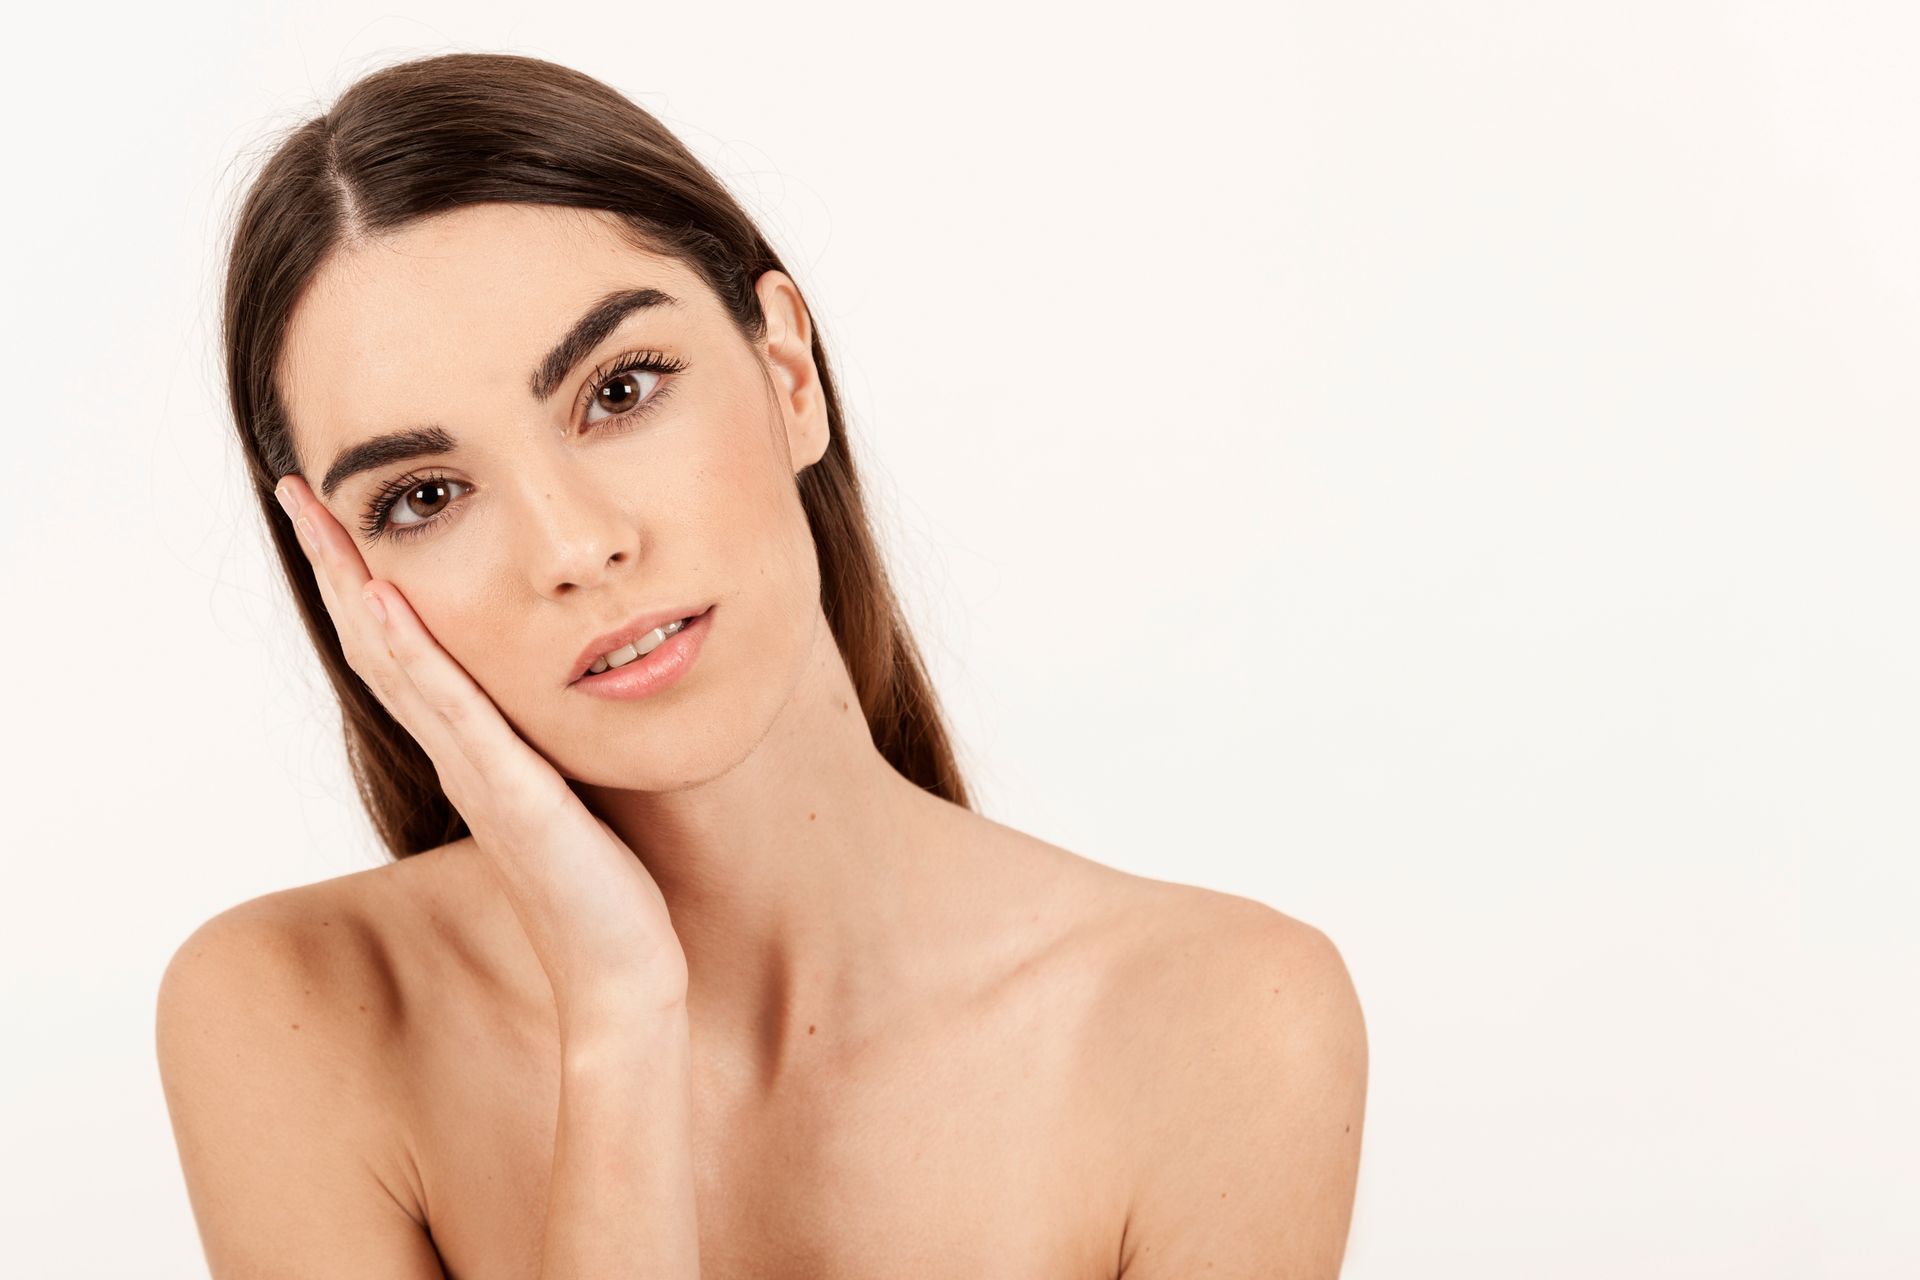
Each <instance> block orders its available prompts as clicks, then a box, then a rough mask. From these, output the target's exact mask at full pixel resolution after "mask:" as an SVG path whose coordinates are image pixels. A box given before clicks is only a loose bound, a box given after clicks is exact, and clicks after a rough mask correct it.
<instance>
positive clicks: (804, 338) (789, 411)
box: [753, 271, 829, 475]
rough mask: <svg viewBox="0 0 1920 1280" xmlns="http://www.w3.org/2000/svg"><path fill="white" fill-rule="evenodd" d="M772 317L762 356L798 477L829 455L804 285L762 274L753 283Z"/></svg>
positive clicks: (774, 273)
mask: <svg viewBox="0 0 1920 1280" xmlns="http://www.w3.org/2000/svg"><path fill="white" fill-rule="evenodd" d="M753 291H754V292H755V293H756V294H758V295H759V297H760V310H761V312H762V313H763V314H764V315H765V316H766V318H767V336H766V345H765V350H764V351H763V352H762V357H763V359H764V360H765V361H766V366H767V372H768V374H769V375H770V376H771V377H772V379H773V385H774V389H775V390H776V391H777V392H778V393H779V394H778V396H777V399H778V401H779V405H780V414H781V418H782V419H783V421H784V425H785V427H786V432H787V452H788V453H789V454H790V455H791V456H792V458H793V471H794V474H795V475H798V474H800V472H802V471H804V470H806V469H807V468H808V467H810V466H812V465H813V464H814V463H816V462H818V461H820V459H821V457H822V455H824V454H825V453H826V451H827V437H828V434H829V427H828V423H827V398H826V395H825V394H824V393H823V392H822V390H821V388H820V373H819V370H817V369H816V368H814V364H813V320H812V317H811V316H809V315H808V314H807V304H806V302H805V301H804V300H802V299H801V297H800V286H798V285H796V284H795V283H794V282H793V279H792V277H790V276H788V275H787V273H786V272H784V271H763V272H761V274H760V278H759V279H758V280H755V281H754V282H753Z"/></svg>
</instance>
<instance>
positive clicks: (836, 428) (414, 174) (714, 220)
mask: <svg viewBox="0 0 1920 1280" xmlns="http://www.w3.org/2000/svg"><path fill="white" fill-rule="evenodd" d="M495 200H505V201H521V202H528V203H535V204H550V205H569V206H573V207H577V208H583V209H596V210H605V211H607V212H610V213H613V214H616V215H618V217H619V220H620V223H621V225H622V228H623V230H626V231H629V232H630V235H631V239H632V241H633V242H634V243H635V244H637V245H639V246H641V247H642V248H644V249H646V250H648V251H649V252H652V253H656V254H661V255H664V256H668V257H671V258H673V259H675V260H676V261H679V262H681V263H684V264H685V265H686V266H688V267H689V268H691V269H692V270H694V271H695V272H697V273H698V274H699V275H700V277H701V279H702V280H704V281H705V282H706V284H707V285H708V287H710V288H711V289H712V290H713V292H714V293H715V295H717V296H718V297H719V299H720V301H721V303H722V305H724V306H725V308H726V309H727V311H728V313H729V314H730V315H731V316H732V318H733V321H734V323H735V324H736V325H737V326H738V328H739V330H740V332H741V333H742V334H743V335H744V336H745V337H746V338H747V339H748V340H749V341H759V340H760V339H761V338H763V337H764V335H765V332H766V320H765V317H764V315H763V314H762V313H761V310H760V304H759V298H758V296H757V295H756V294H755V293H754V288H753V285H754V281H755V280H757V279H758V278H759V276H760V275H761V273H762V272H765V271H768V270H774V269H778V270H781V271H785V270H786V269H785V267H784V266H783V265H782V264H781V262H780V259H779V258H778V257H777V256H776V255H775V254H774V252H773V249H772V248H771V247H770V246H769V245H768V243H767V241H766V239H765V237H764V236H762V235H761V233H760V231H759V230H758V228H756V227H755V226H754V224H753V223H752V221H751V220H750V219H749V218H748V217H747V215H746V213H745V211H744V210H743V209H741V207H740V205H739V204H738V203H737V202H736V201H735V200H734V198H733V196H732V195H731V194H730V193H729V192H728V191H727V190H726V189H725V187H723V186H722V185H721V183H720V182H719V180H717V179H716V178H715V177H714V176H713V175H712V174H711V173H709V172H708V171H707V169H706V168H705V167H704V166H702V165H701V163H700V162H699V161H698V160H697V159H695V158H694V156H693V155H692V153H691V152H689V151H688V150H687V149H686V147H685V146H684V145H682V144H681V142H680V141H679V139H677V138H675V137H674V136H673V135H672V134H671V133H669V132H668V131H667V129H666V128H665V126H663V125H662V124H661V123H660V122H659V121H658V120H656V119H655V118H654V117H653V116H652V115H650V114H648V113H647V112H646V111H644V110H643V109H641V108H640V107H638V106H636V105H635V104H634V103H632V102H630V101H628V100H627V99H626V98H625V97H623V96H621V95H620V94H619V93H617V92H616V91H614V90H613V89H611V88H609V87H608V86H607V85H605V84H602V83H601V82H600V81H598V80H595V79H593V78H592V77H591V76H588V75H585V74H583V73H581V72H578V71H574V70H571V69H569V68H567V67H563V66H560V65H558V64H556V63H552V62H548V61H545V60H543V59H539V58H531V57H523V56H519V55H514V54H488V53H454V54H444V55H440V56H437V57H429V58H421V59H416V60H414V61H410V62H404V63H400V64H398V65H395V66H390V67H386V68H383V69H380V70H378V71H374V72H372V73H370V74H368V75H365V76H363V77H361V78H360V79H359V80H358V81H356V82H355V83H354V84H353V85H351V86H350V87H348V89H347V90H346V91H345V92H344V93H342V94H341V95H340V96H339V97H338V98H337V99H336V100H335V101H334V103H333V106H332V107H331V108H330V109H329V110H327V111H326V112H325V113H324V114H322V115H319V116H316V117H314V118H312V119H310V120H307V121H305V122H303V123H301V124H299V125H297V126H294V127H293V128H291V129H290V130H288V131H287V133H286V135H285V136H284V138H283V139H282V140H281V141H280V142H279V145H278V147H277V148H276V149H275V150H274V152H273V154H272V155H271V156H270V157H268V159H267V160H266V162H265V164H264V165H263V166H262V167H261V169H260V172H259V173H258V174H257V176H256V177H255V178H254V180H253V183H252V185H251V186H250V187H249V188H248V190H247V192H246V194H245V197H244V199H243V201H242V204H241V208H240V211H239V214H238V217H237V219H236V221H235V225H234V228H233V235H232V242H231V245H230V247H229V251H228V255H227V260H226V280H225V290H224V299H223V316H222V338H223V343H224V346H225V352H226V372H227V392H228V397H229V399H230V402H231V405H232V410H233V418H234V425H235V427H236V429H237V430H238V432H239V436H240V445H241V448H242V450H243V452H244V454H245V456H246V460H247V466H248V470H249V474H250V477H251V479H252V482H253V488H254V493H255V496H256V498H257V499H258V501H259V504H260V511H261V514H262V516H263V518H264V519H265V520H266V522H267V527H268V529H269V530H270V531H271V534H270V536H271V537H272V538H273V539H274V542H275V543H276V544H277V546H278V548H279V552H280V563H281V566H282V568H283V569H284V570H285V572H286V575H287V580H288V582H289V583H290V584H291V586H292V589H293V594H294V598H295V601H296V602H297V605H298V608H299V610H300V613H301V615H302V618H303V620H304V621H305V623H306V628H307V634H308V635H309V636H311V637H312V639H313V644H314V647H315V648H316V649H317V650H318V651H319V653H320V658H321V662H322V664H323V665H324V666H325V668H326V671H327V675H328V678H329V679H330V680H331V681H332V684H333V688H334V693H335V695H336V696H337V697H338V698H339V700H340V706H341V711H342V716H341V724H342V732H343V735H344V737H345V740H346V748H347V759H348V762H349V766H350V767H351V769H352V772H353V777H354V782H355V785H356V786H357V788H358V789H359V792H360V797H361V801H362V803H363V804H365V805H366V807H367V810H368V812H369V814H370V815H371V816H372V818H373V825H374V829H375V831H376V832H377V834H378V835H379V837H380V840H381V842H382V843H383V844H384V845H385V846H386V848H387V850H388V852H389V853H390V854H391V856H392V857H393V858H395V859H398V858H404V857H406V856H408V855H410V854H414V853H419V852H421V851H422V850H425V849H429V848H433V847H435V846H437V845H441V844H445V843H447V842H449V841H451V840H457V839H460V838H461V837H463V836H465V835H466V834H467V830H466V824H465V822H464V820H463V819H462V818H461V817H460V815H459V814H458V813H457V812H456V811H455V810H454V808H453V806H452V805H451V804H450V803H449V802H448V800H447V798H446V795H445V794H444V793H443V792H442V791H441V789H440V784H439V779H438V776H437V774H436V773H435V770H434V766H433V762H432V759H431V758H430V757H429V756H428V755H427V754H426V752H425V751H423V750H422V749H421V747H420V745H419V744H418V743H417V742H415V741H414V738H413V735H412V734H410V733H409V732H408V731H407V730H406V728H405V727H404V726H402V725H401V724H399V723H398V722H397V721H395V720H394V719H393V718H392V717H391V716H389V715H388V714H387V711H386V708H385V707H384V706H382V705H381V703H380V700H379V699H378V698H377V697H375V696H374V694H373V692H372V690H371V689H369V688H368V687H367V685H366V684H365V682H364V681H362V680H361V679H360V677H359V676H358V675H357V674H356V673H355V672H354V671H353V669H352V668H351V667H350V666H348V665H347V661H346V658H345V656H344V655H343V654H342V652H341V649H340V644H339V638H338V636H337V634H336V633H335V630H334V627H333V624H332V621H331V619H330V618H329V617H328V615H327V609H326V603H325V600H324V599H323V598H322V597H321V595H320V591H319V587H318V585H317V584H316V582H315V580H314V577H313V571H312V568H311V566H310V565H309V564H308V561H307V557H306V553H305V552H303V551H302V550H301V549H300V545H299V543H298V542H297V541H296V540H295V539H294V536H293V533H292V530H291V529H290V528H289V526H288V523H287V521H286V520H285V519H284V518H282V517H281V515H280V508H279V505H278V503H277V502H276V501H275V500H274V498H273V488H274V485H275V484H277V483H278V482H279V480H280V478H281V477H282V476H285V475H287V474H288V473H290V472H294V471H297V470H298V469H299V463H298V460H297V459H296V458H295V456H294V450H293V441H292V437H291V433H290V430H289V426H288V422H287V416H286V412H285V409H284V406H283V402H282V400H281V398H280V396H279V395H278V394H277V392H276V388H275V386H274V369H275V367H276V365H277V364H278V361H279V358H280V354H281V349H282V346H283V345H284V342H285V337H286V331H287V323H288V317H289V316H290V315H291V313H292V311H293V308H294V305H295V303H296V302H297V301H298V299H299V297H300V295H301V293H302V291H303V290H304V289H305V287H306V285H307V283H308V282H309V281H310V280H311V279H312V277H313V275H314V273H315V271H316V270H317V269H318V268H319V266H320V264H321V263H322V262H323V261H324V260H325V259H326V258H327V256H328V255H329V254H330V253H332V252H333V251H334V250H335V249H337V248H339V247H341V246H342V245H344V244H350V243H352V242H353V241H354V240H356V239H358V238H360V237H363V236H369V235H376V234H380V233H383V232H387V231H391V230H393V229H394V228H397V227H400V226H403V225H404V224H406V223H408V222H410V221H412V220H414V219H417V218H423V217H428V216H431V215H433V214H436V213H441V212H444V211H446V210H449V209H452V208H456V207H458V206H461V205H467V204H474V203H477V202H480V201H495ZM788 274H789V275H791V274H792V273H790V272H789V273H788ZM813 359H814V364H815V366H816V367H817V368H818V370H819V374H820V386H821V390H822V392H823V393H824V395H825V398H826V406H827V418H828V423H829V426H830V433H831V439H830V441H829V442H828V445H827V451H826V453H825V455H824V456H823V457H822V458H821V459H820V460H819V461H818V462H816V463H814V464H813V465H812V466H810V467H807V468H806V469H805V470H803V471H802V472H801V473H800V474H799V476H797V477H796V479H795V483H796V485H797V486H798V488H799V492H800V499H801V502H802V504H803V505H804V506H805V508H806V512H807V523H808V525H809V526H810V527H811V529H812V532H813V540H814V545H815V548H816V552H817V554H818V556H819V563H820V595H821V604H822V606H823V607H824V609H825V612H826V617H827V621H828V623H829V624H830V625H831V627H832V630H833V635H834V639H835V641H836V642H837V643H838V645H839V647H840V652H841V653H842V655H844V657H845V659H846V662H847V667H848V670H849V671H850V673H851V675H852V677H853V685H854V688H855V689H856V690H857V691H858V693H859V697H860V706H861V710H862V711H863V712H864V713H865V714H866V718H867V725H868V727H869V728H870V729H871V731H872V733H873V739H874V743H875V745H876V746H877V747H878V748H879V750H880V752H881V754H882V755H884V756H885V757H886V759H887V760H888V761H889V762H891V763H892V765H893V767H894V768H895V769H897V770H898V771H899V772H900V773H901V774H902V775H903V776H905V777H907V778H909V779H911V780H912V781H914V782H916V783H918V784H919V785H920V786H922V787H924V788H926V789H927V790H929V791H932V792H934V793H935V794H937V795H940V796H942V797H944V798H946V799H948V800H950V801H952V802H954V803H956V804H959V805H962V806H965V807H968V808H971V807H972V805H971V803H970V801H969V799H968V795H967V789H966V785H965V782H964V780H963V779H962V777H961V773H960V768H959V765H958V763H957V761H956V760H955V758H954V752H953V750H952V747H951V745H950V744H949V741H948V736H947V730H946V727H945V724H944V722H943V719H942V716H941V713H940V708H939V703H938V699H937V698H936V696H935V694H934V692H933V688H932V685H931V683H930V681H929V680H928V678H927V674H926V670H925V667H924V666H923V664H922V662H921V659H920V654H919V650H918V649H917V648H916V646H915V645H914V642H913V638H912V636H911V635H910V634H909V632H908V629H907V625H906V620H905V618H904V616H903V614H902V612H901V609H900V605H899V602H898V600H897V599H896V597H895V595H894V593H893V589H892V586H891V585H890V583H889V582H888V579H887V574H886V570H885V567H884V565H883V562H882V559H881V555H880V551H879V547H878V545H877V543H876V540H875V538H874V535H873V531H872V528H871V526H870V523H869V518H868V514H867V509H866V504H865V500H864V498H863V496H862V494H861V489H860V483H859V480H858V478H857V476H856V475H855V473H854V466H853V457H852V454H851V453H850V452H849V450H848V447H847V435H846V431H845V428H844V417H843V415H842V412H841V409H840V399H839V396H838V394H837V393H836V392H835V390H834V384H833V375H832V371H831V370H830V369H829V367H828V363H827V355H826V350H825V347H824V344H823V341H822V336H821V332H820V328H819V325H818V323H817V322H816V323H815V325H814V328H813Z"/></svg>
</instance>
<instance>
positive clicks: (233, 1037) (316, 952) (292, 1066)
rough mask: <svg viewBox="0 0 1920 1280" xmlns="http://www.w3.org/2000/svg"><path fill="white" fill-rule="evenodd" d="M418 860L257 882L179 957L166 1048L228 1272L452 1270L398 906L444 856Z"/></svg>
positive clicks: (167, 975) (190, 1180) (174, 961)
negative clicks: (410, 1111) (442, 1245)
mask: <svg viewBox="0 0 1920 1280" xmlns="http://www.w3.org/2000/svg"><path fill="white" fill-rule="evenodd" d="M424 856H426V855H415V857H416V858H417V857H424ZM412 861H413V859H403V860H401V861H400V862H397V863H393V864H390V865H388V866H382V867H373V868H369V869H367V870H364V871H357V872H352V873H349V874H347V875H343V876H336V877H334V878H333V879H330V880H322V881H318V882H315V883H313V884H308V885H301V886H298V887H295V888H290V889H282V890H276V891H274V892H270V893H265V894H261V895H259V896H258V897H254V898H250V899H247V900H246V901H243V902H240V903H238V904H236V905H234V906H231V907H228V908H226V909H224V910H222V911H219V912H217V913H216V914H214V915H213V916H212V917H210V918H209V919H207V920H205V921H204V922H202V923H201V924H200V925H199V926H197V927H196V928H195V929H194V930H193V931H192V932H191V933H190V934H189V935H188V936H187V937H186V939H185V940H184V941H182V942H181V943H180V944H179V946H178V947H177V948H176V950H175V951H174V953H173V955H172V957H171V959H169V960H168V962H167V965H166V969H165V971H164V973H163V974H162V976H161V979H160V984H159V990H158V993H157V997H156V1001H155V1021H154V1039H155V1049H156V1053H157V1056H158V1060H159V1067H160V1079H161V1085H162V1089H163V1091H164V1093H165V1096H166V1100H167V1106H168V1109H169V1112H170V1113H171V1116H172V1119H173V1126H174V1132H175V1137H176V1140H177V1142H178V1144H179V1149H180V1159H181V1166H182V1169H183V1171H184V1173H185V1175H186V1180H187V1188H188V1192H189V1195H190V1198H191V1200H192V1202H193V1207H194V1212H195V1215H196V1217H197V1218H198V1220H199V1222H200V1227H201V1232H202V1237H203V1240H204V1242H205V1244H206V1247H207V1250H208V1257H209V1259H210V1260H212V1261H213V1262H214V1271H215V1274H259V1273H264V1272H265V1271H269V1270H275V1269H276V1268H274V1267H271V1266H268V1265H267V1263H268V1262H269V1261H270V1260H271V1259H273V1258H281V1259H284V1258H288V1257H299V1258H304V1259H322V1258H325V1259H330V1260H332V1261H335V1262H338V1263H339V1269H338V1271H337V1272H336V1271H328V1272H327V1274H336V1273H337V1274H352V1273H354V1271H353V1267H354V1266H357V1265H359V1264H360V1263H367V1264H368V1265H367V1266H364V1267H361V1268H360V1270H359V1271H358V1272H357V1273H358V1274H375V1273H383V1274H391V1275H403V1274H404V1275H408V1276H415V1275H418V1276H433V1275H437V1274H438V1268H437V1267H436V1266H435V1265H434V1263H433V1254H432V1249H431V1245H430V1244H429V1243H427V1234H426V1231H425V1226H426V1214H425V1203H424V1195H423V1188H422V1187H421V1186H420V1184H419V1179H418V1174H417V1171H416V1165H415V1162H414V1160H413V1159H412V1151H411V1139H410V1136H409V1134H408V1126H407V1124H406V1123H405V1116H406V1106H405V1098H404V1093H403V1091H402V1087H401V1085H402V1082H403V1081H404V1079H405V1078H406V1073H405V1069H404V1068H405V1054H406V1042H405V1021H404V1019H405V1015H406V1009H407V1003H408V1002H407V1001H406V999H405V998H404V990H403V988H404V986H405V984H406V974H405V973H404V972H403V970H402V967H401V966H398V965H396V963H395V959H394V955H395V952H394V943H395V939H396V937H397V936H398V935H397V934H396V933H395V926H396V923H397V922H398V921H400V920H401V919H402V917H401V916H399V915H398V914H397V913H396V909H395V908H396V904H397V903H399V902H400V901H402V900H403V899H404V898H405V897H406V896H408V895H409V894H411V893H413V892H415V891H416V890H415V888H414V885H413V882H414V881H418V880H420V879H422V878H423V873H426V874H427V875H431V874H432V871H433V868H432V865H431V864H422V865H421V866H419V867H410V866H408V865H407V864H408V863H410V862H412ZM343 1239H345V1240H349V1241H353V1242H354V1243H353V1244H351V1246H349V1247H347V1249H346V1253H345V1254H342V1252H341V1250H342V1247H343V1246H342V1240H343ZM375 1260H377V1265H375ZM319 1273H320V1272H319V1271H315V1272H314V1274H319Z"/></svg>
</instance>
